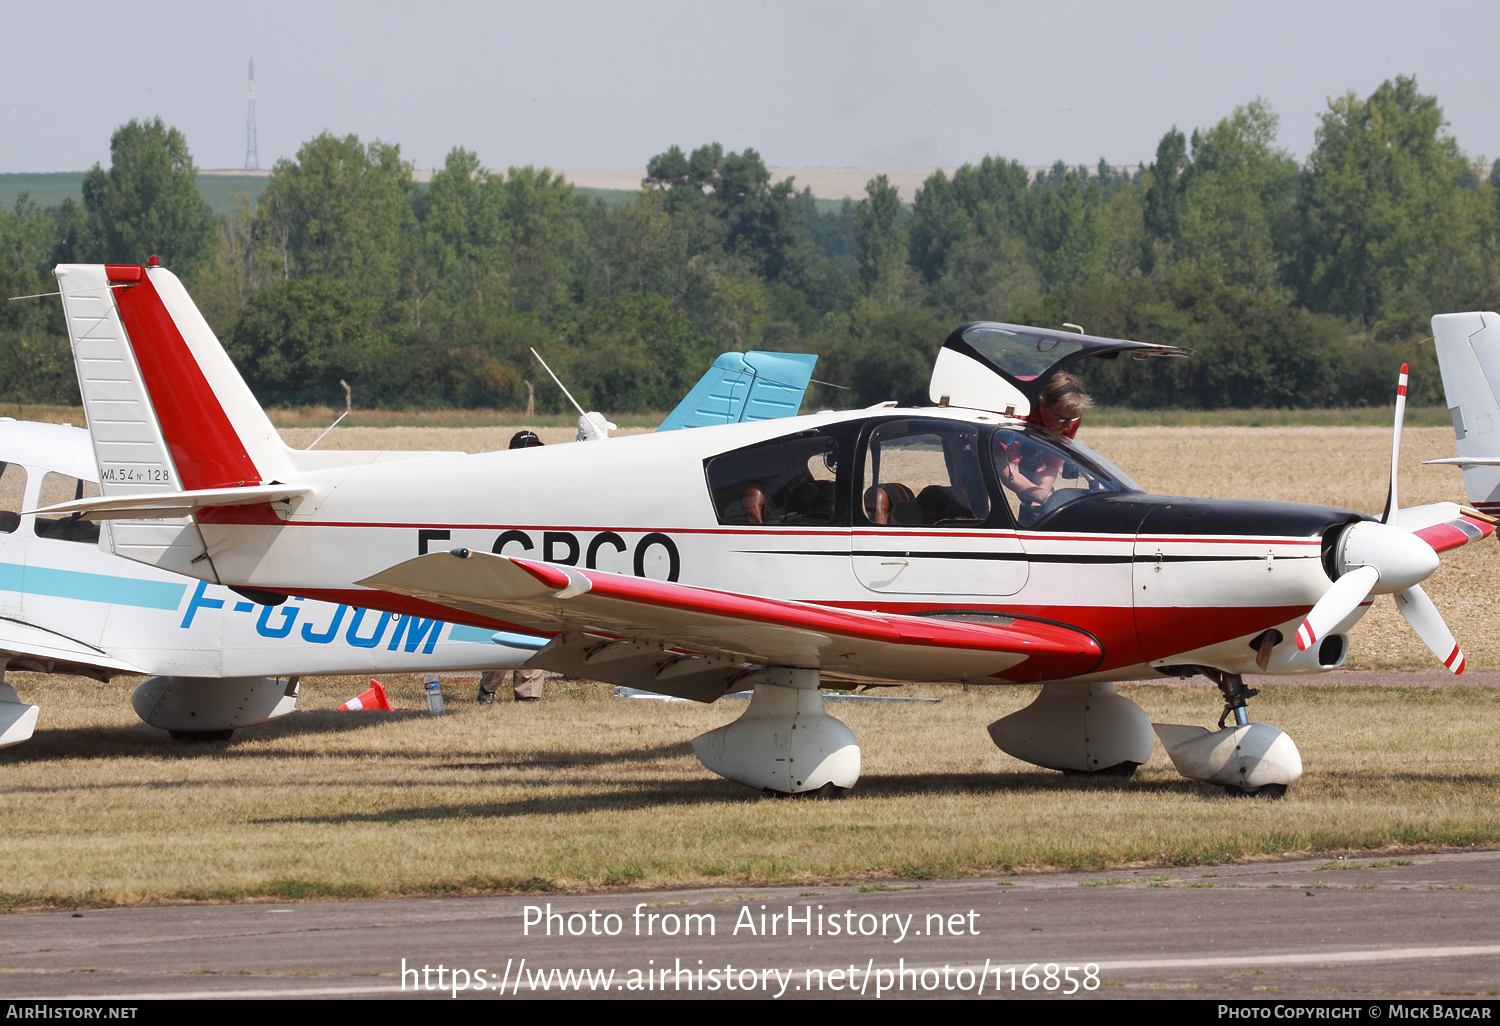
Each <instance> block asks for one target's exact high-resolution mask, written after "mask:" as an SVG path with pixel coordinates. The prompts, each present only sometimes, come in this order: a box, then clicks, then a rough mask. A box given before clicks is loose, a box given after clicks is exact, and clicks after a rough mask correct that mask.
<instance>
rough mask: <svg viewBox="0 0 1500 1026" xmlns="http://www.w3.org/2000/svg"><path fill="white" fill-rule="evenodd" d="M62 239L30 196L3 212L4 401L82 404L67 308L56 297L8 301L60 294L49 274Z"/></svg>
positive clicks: (0, 321)
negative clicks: (65, 324)
mask: <svg viewBox="0 0 1500 1026" xmlns="http://www.w3.org/2000/svg"><path fill="white" fill-rule="evenodd" d="M57 240H58V225H57V222H56V220H55V219H54V218H53V217H52V215H51V214H49V213H48V212H46V211H44V210H42V209H41V208H40V207H38V206H37V205H36V204H35V203H33V202H32V201H31V200H30V199H29V198H28V197H27V196H26V195H25V194H24V193H23V194H22V195H21V196H20V197H18V198H17V199H16V204H15V207H14V208H13V209H11V210H6V209H4V208H3V207H0V397H3V398H4V399H6V400H7V401H10V402H30V403H66V404H68V405H74V404H77V403H78V401H79V399H78V379H77V377H76V375H75V374H74V373H73V358H72V353H71V352H70V351H69V348H68V339H67V335H66V334H65V332H64V330H63V321H62V308H61V306H60V305H59V304H58V302H57V301H56V300H55V299H52V298H50V297H46V298H38V299H21V300H15V301H12V302H6V301H5V300H6V298H7V297H10V296H35V295H38V294H40V293H47V292H56V291H57V279H55V278H53V277H52V275H51V274H50V273H49V272H50V271H51V265H52V263H53V254H54V250H55V248H56V246H57Z"/></svg>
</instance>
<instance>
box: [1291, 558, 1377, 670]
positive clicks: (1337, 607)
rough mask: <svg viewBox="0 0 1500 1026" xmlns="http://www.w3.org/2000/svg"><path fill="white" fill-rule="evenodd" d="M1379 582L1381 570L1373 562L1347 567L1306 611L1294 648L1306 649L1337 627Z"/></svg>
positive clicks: (1302, 650)
mask: <svg viewBox="0 0 1500 1026" xmlns="http://www.w3.org/2000/svg"><path fill="white" fill-rule="evenodd" d="M1379 583H1380V571H1378V570H1376V569H1375V568H1374V567H1373V566H1362V567H1358V568H1357V569H1354V570H1351V571H1349V572H1348V573H1347V574H1345V575H1344V576H1342V577H1340V578H1339V579H1338V580H1336V581H1334V582H1333V586H1332V587H1330V588H1329V589H1328V590H1327V591H1325V592H1324V593H1323V597H1322V598H1320V599H1318V602H1317V604H1316V605H1315V606H1313V607H1312V609H1311V610H1310V611H1309V612H1308V614H1307V619H1305V620H1303V621H1302V626H1301V627H1298V628H1297V649H1298V651H1301V652H1306V651H1307V650H1308V649H1310V648H1312V647H1313V646H1314V645H1315V644H1317V643H1318V639H1319V638H1321V637H1322V636H1323V635H1325V634H1327V633H1328V632H1329V631H1331V630H1333V629H1334V628H1335V627H1337V626H1338V625H1339V623H1340V621H1342V620H1343V619H1344V617H1346V616H1348V615H1349V614H1350V613H1352V612H1354V611H1355V610H1356V609H1358V608H1359V604H1360V603H1361V602H1363V601H1364V600H1365V598H1366V597H1368V596H1369V594H1370V589H1372V588H1374V587H1375V585H1377V584H1379Z"/></svg>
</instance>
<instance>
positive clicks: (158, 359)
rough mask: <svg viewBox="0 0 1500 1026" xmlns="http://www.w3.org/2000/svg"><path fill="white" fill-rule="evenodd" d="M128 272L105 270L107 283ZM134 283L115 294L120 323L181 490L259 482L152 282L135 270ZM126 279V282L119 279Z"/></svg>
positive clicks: (256, 472) (248, 457) (221, 408)
mask: <svg viewBox="0 0 1500 1026" xmlns="http://www.w3.org/2000/svg"><path fill="white" fill-rule="evenodd" d="M128 270H130V268H125V267H115V266H113V265H108V266H106V268H105V273H106V274H107V275H108V276H109V277H110V279H111V280H114V279H115V276H116V274H117V273H118V274H122V275H123V274H125V272H126V271H128ZM134 271H135V272H136V275H137V279H136V280H138V282H139V284H136V285H132V286H130V287H129V288H124V289H116V290H115V302H116V303H117V304H118V305H119V308H120V321H121V323H123V324H124V325H125V331H126V332H127V333H128V334H129V336H130V345H131V348H132V349H134V350H135V358H136V361H137V362H138V363H139V364H140V365H141V375H142V377H144V378H145V381H146V390H147V391H148V392H149V393H150V394H151V405H152V406H154V407H155V408H156V419H157V421H158V422H160V424H161V433H162V437H163V438H164V439H165V440H166V443H167V448H168V449H170V450H171V452H172V461H173V462H174V463H176V464H177V473H178V474H179V475H180V476H181V477H182V482H181V487H183V488H185V489H195V488H232V487H234V486H235V485H240V484H245V485H257V484H260V483H261V479H260V471H259V470H257V469H256V467H255V461H254V460H252V459H251V458H250V454H249V453H247V452H246V451H245V446H244V445H243V444H242V443H241V442H240V437H239V435H238V434H236V433H235V430H234V426H233V425H232V424H230V423H229V417H228V416H227V415H226V414H225V413H224V407H222V406H220V405H219V399H218V396H216V395H214V390H213V388H212V387H211V386H210V385H209V383H208V379H206V378H205V377H204V376H203V370H202V368H200V367H199V366H198V361H197V360H196V359H194V357H193V354H192V351H191V350H189V349H188V346H187V342H185V341H184V340H183V337H182V333H181V332H180V331H178V330H177V325H176V323H175V322H174V321H173V320H172V315H171V314H170V313H168V312H167V308H166V305H165V304H164V303H162V301H161V296H160V295H158V294H157V291H156V287H155V286H153V285H152V284H151V279H150V278H148V277H146V275H145V273H144V271H143V270H142V268H140V267H136V268H134ZM122 280H128V279H122Z"/></svg>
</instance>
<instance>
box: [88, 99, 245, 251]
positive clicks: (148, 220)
mask: <svg viewBox="0 0 1500 1026" xmlns="http://www.w3.org/2000/svg"><path fill="white" fill-rule="evenodd" d="M109 154H110V166H109V170H108V171H104V170H103V169H102V168H100V166H99V165H98V164H95V165H94V166H93V168H92V169H91V170H90V171H89V172H88V174H87V175H85V176H84V180H83V206H84V209H85V210H86V211H87V212H88V215H89V217H90V218H91V219H92V220H93V221H94V224H95V226H96V237H95V245H97V247H98V250H97V253H96V254H91V255H92V256H95V258H101V259H103V260H106V261H111V262H118V263H140V264H143V263H145V262H146V258H147V257H148V256H151V255H152V254H155V255H157V256H160V257H161V259H162V261H163V262H164V263H165V264H166V265H167V266H168V267H171V268H173V269H174V270H175V271H177V273H178V274H180V275H182V276H184V277H188V276H190V275H192V274H193V272H194V271H196V270H197V269H198V268H199V267H201V266H202V265H203V264H204V263H205V262H206V261H207V260H208V259H209V258H210V257H211V256H212V254H213V248H214V243H215V242H216V241H217V239H216V237H215V232H214V217H213V213H212V211H210V210H209V207H208V204H207V203H205V202H204V200H203V197H202V196H201V195H200V194H199V193H198V169H197V168H195V167H194V166H193V158H192V155H191V154H190V153H188V148H187V140H186V139H184V138H183V136H182V133H181V132H179V131H177V129H175V128H168V127H167V126H166V125H164V124H162V121H161V118H153V119H152V120H150V121H145V122H142V121H131V122H130V123H129V124H125V125H121V126H120V127H119V128H117V129H116V130H115V133H114V135H113V136H111V137H110V140H109Z"/></svg>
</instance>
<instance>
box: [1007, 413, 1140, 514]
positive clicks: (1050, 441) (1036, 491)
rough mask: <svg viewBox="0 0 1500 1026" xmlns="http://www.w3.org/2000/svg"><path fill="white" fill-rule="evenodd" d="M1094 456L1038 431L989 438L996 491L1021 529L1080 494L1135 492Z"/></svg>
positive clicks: (1128, 480) (1131, 485)
mask: <svg viewBox="0 0 1500 1026" xmlns="http://www.w3.org/2000/svg"><path fill="white" fill-rule="evenodd" d="M1094 455H1095V454H1094V453H1092V452H1088V451H1087V450H1085V449H1084V448H1083V447H1082V446H1076V447H1075V446H1070V445H1069V444H1068V443H1066V442H1065V441H1064V440H1063V439H1061V438H1058V437H1056V436H1055V435H1051V434H1044V433H1043V432H1040V431H1007V430H1003V429H1002V430H999V431H996V432H995V434H994V436H993V437H992V438H991V440H990V458H991V459H992V460H993V461H994V465H995V477H996V478H998V479H999V481H1000V491H1001V494H1002V495H1004V496H1005V501H1006V502H1007V503H1008V504H1009V506H1010V511H1011V515H1012V516H1013V517H1015V521H1016V523H1017V524H1018V525H1019V526H1020V527H1022V528H1028V527H1031V526H1032V525H1034V524H1036V523H1039V522H1040V521H1041V520H1042V519H1043V518H1045V517H1046V516H1047V515H1048V514H1050V513H1052V512H1053V511H1054V510H1058V509H1061V508H1062V507H1064V506H1066V505H1067V504H1068V503H1070V502H1073V501H1074V500H1076V499H1081V498H1083V497H1084V496H1085V495H1091V494H1095V493H1098V492H1119V491H1136V490H1138V489H1137V488H1136V486H1135V483H1134V482H1132V481H1131V480H1130V479H1129V478H1126V477H1125V476H1124V475H1123V474H1119V475H1112V474H1111V471H1112V470H1113V467H1112V466H1110V464H1108V463H1107V462H1106V461H1104V460H1103V459H1102V458H1099V459H1090V457H1092V456H1094ZM1106 468H1107V469H1106ZM1117 477H1118V478H1119V479H1117Z"/></svg>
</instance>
